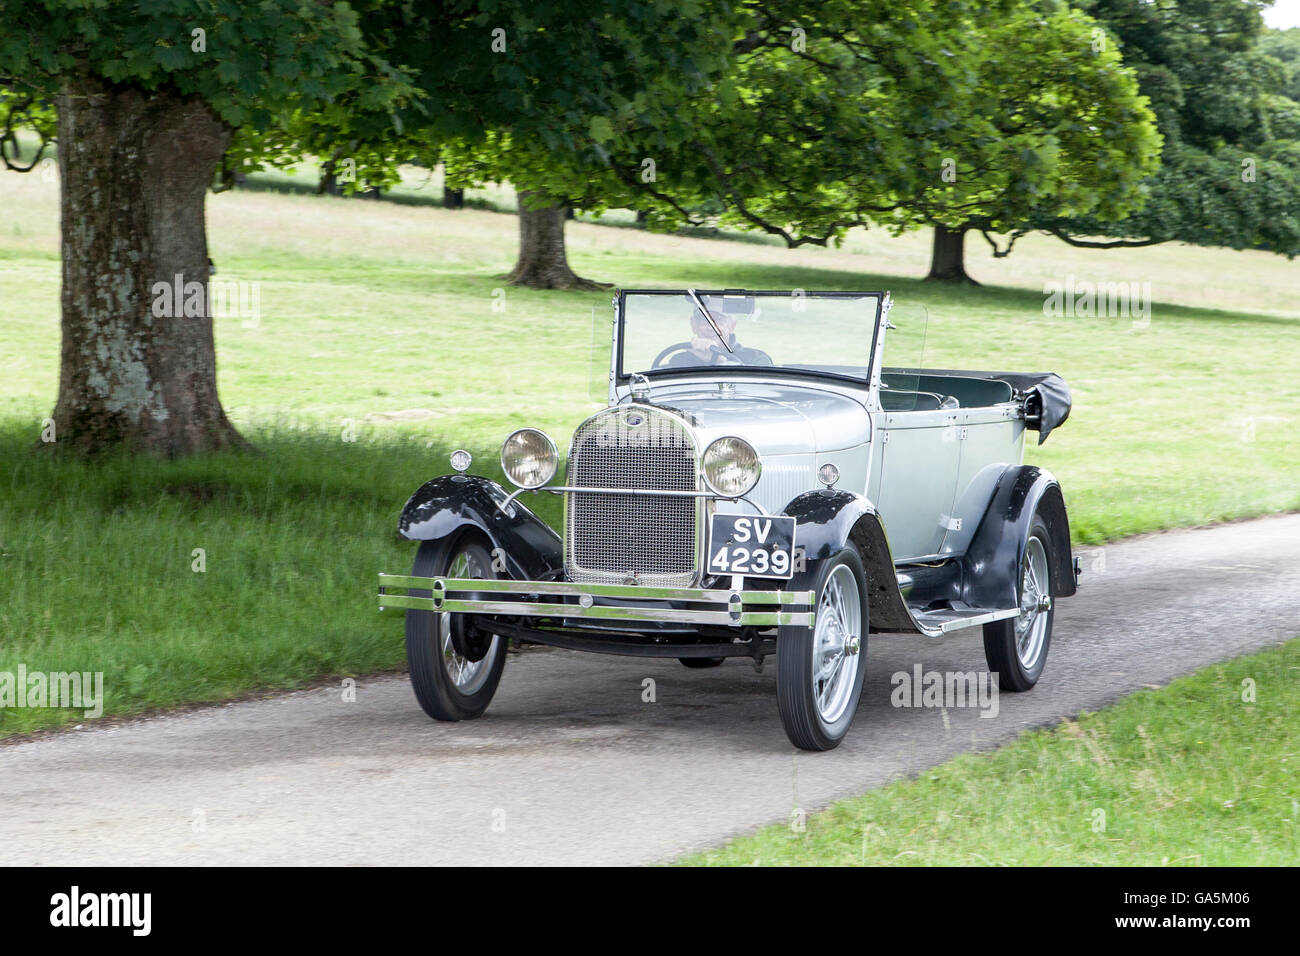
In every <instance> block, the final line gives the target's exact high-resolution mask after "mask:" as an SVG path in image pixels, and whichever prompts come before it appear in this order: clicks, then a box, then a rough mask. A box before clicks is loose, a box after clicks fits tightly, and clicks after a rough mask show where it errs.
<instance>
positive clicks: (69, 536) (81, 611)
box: [0, 174, 1300, 734]
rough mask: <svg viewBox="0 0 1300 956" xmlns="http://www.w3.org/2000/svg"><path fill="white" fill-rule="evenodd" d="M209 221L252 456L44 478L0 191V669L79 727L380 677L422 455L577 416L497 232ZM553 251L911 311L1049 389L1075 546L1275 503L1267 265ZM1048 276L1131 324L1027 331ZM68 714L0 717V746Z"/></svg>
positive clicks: (1038, 251)
mask: <svg viewBox="0 0 1300 956" xmlns="http://www.w3.org/2000/svg"><path fill="white" fill-rule="evenodd" d="M433 188H434V185H432V184H423V185H422V184H421V181H419V180H418V179H417V178H413V180H412V183H411V184H410V186H409V189H410V191H411V192H412V193H413V194H417V195H418V194H419V190H421V189H433ZM480 198H482V200H483V202H485V203H489V204H490V203H496V202H499V203H501V204H502V205H505V204H506V201H507V197H506V196H505V195H504V194H502V193H500V192H499V191H497V192H491V191H489V192H487V193H484V194H483V196H482V197H480ZM614 218H617V217H614ZM209 234H210V242H211V249H212V255H213V258H214V260H215V262H216V265H217V267H218V273H219V276H220V277H222V278H227V279H239V280H247V281H250V282H256V283H259V284H260V304H261V317H260V321H259V322H258V323H256V324H255V325H254V324H251V323H249V324H245V323H244V322H241V321H240V320H239V319H229V320H223V321H221V322H219V323H218V328H217V348H218V362H219V373H218V374H219V384H220V389H221V394H222V397H223V400H224V402H225V404H226V407H227V409H228V411H229V412H230V413H231V415H232V417H233V418H234V420H235V421H236V423H237V424H238V425H239V426H240V427H241V428H242V429H243V430H244V431H245V433H246V434H248V435H249V436H250V437H251V438H252V439H253V440H254V442H255V443H256V444H257V446H258V447H259V448H260V449H261V451H262V454H261V455H260V456H258V457H250V458H242V457H237V456H235V457H232V456H218V457H214V458H210V459H197V460H193V461H187V462H179V463H166V462H149V463H145V464H135V465H130V466H128V464H127V463H126V462H123V461H120V460H110V461H107V462H102V463H97V464H95V465H78V464H65V463H56V462H52V461H50V460H48V458H47V457H46V456H45V455H44V454H42V453H41V452H39V451H38V450H36V449H35V448H34V446H36V445H37V443H38V438H39V435H40V431H41V423H42V419H44V418H45V416H47V415H48V414H49V412H50V410H51V408H52V407H53V404H54V397H55V392H56V388H57V376H58V354H59V331H58V314H59V313H58V295H59V259H58V255H59V242H58V238H59V236H58V203H57V184H56V183H54V182H51V181H47V180H45V179H43V178H41V177H40V176H39V175H29V176H20V175H17V174H0V491H2V492H3V501H0V635H2V640H0V671H3V670H12V669H14V668H15V667H16V665H17V664H18V663H19V662H22V663H24V664H25V665H26V666H27V667H28V669H29V670H38V669H44V670H69V669H74V668H76V669H89V670H100V671H104V673H105V683H106V688H107V692H108V695H109V698H108V702H107V705H106V709H107V712H108V713H110V714H129V713H134V712H139V711H140V710H143V709H146V708H151V707H159V706H170V705H174V704H177V703H181V702H185V701H195V700H214V699H221V698H224V697H228V696H231V695H235V694H240V693H245V692H248V691H251V690H255V689H259V688H275V687H292V686H295V685H297V684H299V683H301V682H303V681H306V680H309V679H312V678H314V677H317V676H320V675H326V674H352V673H361V672H364V671H368V670H374V669H378V668H384V667H389V666H397V665H400V663H401V661H402V642H401V627H400V622H398V621H396V620H394V619H391V618H389V619H384V618H380V617H378V616H377V615H376V614H375V612H374V610H373V603H372V602H373V599H372V587H373V580H374V574H375V572H376V571H378V570H381V569H385V570H396V571H400V570H403V569H404V568H406V567H407V566H409V562H410V558H411V554H412V548H411V546H410V545H409V544H405V543H399V542H396V541H395V540H394V537H393V527H394V524H395V518H396V515H397V512H398V509H399V508H400V507H401V504H402V502H403V501H404V500H405V498H406V496H407V495H408V494H409V493H410V491H411V490H413V489H414V488H415V487H416V486H417V485H418V484H419V483H420V482H421V481H423V480H425V479H426V478H428V477H431V476H432V475H435V474H440V473H442V472H444V471H445V470H446V467H447V466H446V453H447V452H448V451H449V450H450V449H452V448H455V447H457V446H464V447H467V448H469V449H470V450H471V451H473V452H474V453H475V456H476V458H477V460H478V462H480V463H486V464H485V465H476V466H475V469H474V470H483V471H486V472H487V473H489V474H492V473H495V472H496V466H495V464H494V463H495V460H496V452H497V448H498V446H499V443H500V441H501V440H502V439H503V438H504V437H505V435H506V434H507V433H508V432H509V431H510V430H511V429H513V428H515V427H518V426H519V425H521V424H534V425H539V426H541V427H544V428H546V429H547V430H548V431H549V432H551V434H552V435H554V436H555V437H556V439H557V441H559V443H560V444H562V445H563V444H564V443H565V442H566V441H567V437H568V435H569V433H570V431H571V429H572V427H573V426H574V425H575V424H576V423H577V422H578V421H579V420H580V419H581V418H582V417H584V416H585V415H587V414H589V413H590V412H591V411H592V410H593V408H594V407H595V405H594V404H593V402H592V400H591V397H590V391H591V390H590V384H589V383H590V380H591V361H590V352H591V347H590V343H591V328H592V321H593V316H595V317H597V319H598V321H600V322H601V323H602V325H603V324H604V323H605V322H606V321H607V318H608V315H609V311H608V308H609V296H608V294H607V293H555V292H534V291H529V290H522V289H514V288H509V289H504V291H503V283H502V282H501V279H500V278H499V277H500V276H501V274H502V273H504V272H505V271H506V270H507V269H508V268H509V267H510V265H511V262H512V259H513V255H514V251H515V243H516V236H517V225H516V222H515V220H514V218H513V217H512V216H509V215H505V214H501V213H497V212H492V211H488V210H484V209H466V210H462V211H459V212H447V211H444V210H442V209H439V208H436V207H434V206H431V205H426V204H420V203H418V202H404V203H382V202H371V201H365V200H357V199H353V200H348V199H330V198H326V199H321V198H316V197H312V196H306V195H298V194H281V193H276V192H273V191H265V190H247V191H236V192H232V193H225V194H221V195H217V196H213V197H212V198H211V199H210V201H209ZM570 240H571V241H570V245H571V258H572V261H573V263H574V265H575V267H576V268H577V270H578V271H579V272H581V273H583V274H585V275H588V276H590V277H592V278H597V279H603V280H606V281H612V282H617V283H619V284H620V285H623V286H625V287H633V286H642V287H644V286H650V287H656V286H658V287H672V286H678V287H680V286H684V285H696V286H700V287H737V286H747V287H752V288H792V287H800V288H805V289H863V288H866V289H876V288H886V289H890V290H892V291H893V293H894V296H895V298H896V299H897V301H898V302H899V310H898V313H897V314H898V317H899V318H900V320H901V319H902V318H904V317H914V316H916V315H917V314H918V313H919V312H920V310H921V309H922V308H924V309H925V310H928V313H929V326H928V338H927V340H926V348H925V356H924V358H925V360H926V361H927V362H928V363H930V364H933V365H938V366H944V365H950V366H957V367H962V366H965V367H983V368H1007V369H1035V370H1037V369H1052V370H1056V371H1059V372H1061V373H1062V374H1063V375H1064V376H1065V377H1066V379H1067V381H1069V382H1070V384H1071V386H1072V387H1073V389H1074V392H1075V408H1074V413H1073V416H1072V418H1071V420H1070V422H1069V423H1067V424H1066V425H1065V426H1064V427H1063V428H1062V429H1061V430H1060V431H1059V432H1058V433H1056V434H1055V435H1054V436H1053V438H1052V440H1051V441H1050V442H1049V443H1048V444H1047V445H1046V446H1044V447H1043V448H1041V449H1040V448H1031V449H1030V450H1029V452H1028V454H1029V458H1030V460H1032V461H1035V462H1040V463H1042V464H1043V465H1045V466H1046V467H1048V468H1050V469H1051V470H1053V471H1054V472H1055V473H1056V474H1057V475H1058V477H1059V478H1060V479H1061V481H1062V483H1063V485H1064V488H1065V491H1066V496H1067V501H1068V504H1069V506H1070V509H1071V516H1072V519H1073V530H1074V534H1075V537H1076V539H1077V540H1078V541H1080V542H1084V543H1095V542H1100V541H1104V540H1108V539H1111V538H1115V537H1118V536H1122V535H1126V534H1131V533H1134V532H1139V531H1146V530H1151V529H1155V528H1162V527H1170V526H1175V525H1190V524H1200V523H1206V522H1212V521H1218V520H1223V519H1227V518H1234V517H1240V516H1245V515H1255V514H1263V513H1267V512H1272V511H1281V510H1288V509H1294V508H1297V507H1300V487H1297V483H1296V481H1295V470H1296V469H1295V465H1296V454H1295V452H1294V450H1293V447H1292V444H1291V436H1292V435H1293V434H1294V432H1295V430H1296V426H1297V425H1300V401H1298V399H1300V384H1298V382H1297V376H1296V374H1295V373H1296V371H1297V358H1296V356H1297V354H1300V282H1298V281H1297V279H1300V265H1298V264H1296V263H1291V262H1287V261H1286V260H1284V259H1280V258H1277V257H1274V256H1269V255H1265V254H1261V253H1251V252H1227V251H1223V250H1213V249H1196V248H1189V247H1169V248H1165V247H1160V248H1154V249H1146V250H1135V251H1129V252H1118V253H1109V254H1107V253H1099V252H1085V251H1081V250H1073V249H1069V248H1068V247H1065V246H1063V245H1061V244H1059V243H1056V242H1055V241H1052V240H1046V239H1042V240H1035V239H1033V238H1030V239H1026V240H1023V241H1022V243H1021V244H1020V245H1018V246H1017V249H1016V252H1015V254H1014V255H1013V256H1012V257H1011V258H1009V259H1005V260H994V259H992V258H989V257H988V256H987V254H986V251H985V249H984V247H983V244H982V242H981V241H980V240H979V239H978V238H972V239H971V240H970V250H969V252H970V269H971V272H972V274H974V275H975V276H976V277H977V278H979V279H980V280H981V281H983V282H984V283H986V285H985V287H983V288H979V289H969V288H967V289H949V288H936V287H934V286H932V285H929V284H926V283H923V282H921V281H919V277H920V276H922V275H923V274H924V272H925V268H926V264H927V254H928V242H927V238H926V237H925V236H923V235H912V236H906V237H902V238H898V239H894V238H890V237H888V236H885V235H884V234H881V233H864V234H859V235H854V236H852V237H851V238H850V240H849V241H848V242H847V243H846V245H845V247H844V248H843V249H841V250H815V249H813V250H809V249H800V250H796V251H791V250H786V249H784V248H781V247H779V246H774V245H772V244H770V243H765V242H754V241H746V242H734V241H727V240H725V239H703V238H691V237H681V236H659V235H651V234H647V233H644V232H641V231H638V230H634V229H628V228H609V227H607V226H602V225H598V224H594V223H584V222H579V223H575V224H573V225H571V227H570ZM1068 276H1075V277H1076V278H1077V279H1079V280H1090V281H1094V282H1111V281H1137V282H1150V283H1151V284H1152V295H1153V298H1154V300H1155V304H1154V307H1153V311H1152V315H1151V321H1150V324H1149V326H1147V327H1145V328H1134V325H1133V322H1132V320H1131V319H1129V318H1096V317H1093V318H1080V317H1073V318H1053V317H1048V316H1045V315H1044V314H1043V309H1042V304H1043V294H1042V290H1043V283H1044V281H1046V280H1054V281H1065V280H1066V278H1067V277H1068ZM502 295H504V301H505V310H504V312H498V311H494V308H493V306H494V303H496V302H499V301H500V297H501V296H502ZM912 357H913V356H907V358H912ZM353 439H354V440H353ZM537 501H538V510H540V511H542V512H543V513H544V514H547V515H550V516H554V515H555V514H556V503H555V501H554V500H553V499H551V498H550V497H549V496H542V497H540V498H539V499H537ZM195 549H203V550H204V554H205V568H206V569H205V570H204V571H203V572H197V571H193V570H192V569H191V566H192V563H193V561H194V558H193V556H192V555H193V552H194V550H195ZM72 719H75V718H74V717H73V715H71V714H68V713H67V712H63V711H53V710H44V711H42V710H25V711H10V712H8V713H6V714H4V715H3V717H2V718H0V734H7V733H14V732H19V731H24V730H31V729H35V728H37V727H40V726H46V725H51V724H56V723H60V722H66V721H68V720H72Z"/></svg>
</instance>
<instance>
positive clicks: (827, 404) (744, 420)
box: [652, 382, 871, 455]
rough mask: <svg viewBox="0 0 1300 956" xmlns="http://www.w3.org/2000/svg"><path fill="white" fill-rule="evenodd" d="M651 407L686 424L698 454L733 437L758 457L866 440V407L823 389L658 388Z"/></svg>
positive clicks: (820, 449) (763, 386) (833, 447)
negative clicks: (677, 416)
mask: <svg viewBox="0 0 1300 956" xmlns="http://www.w3.org/2000/svg"><path fill="white" fill-rule="evenodd" d="M652 401H653V403H654V404H655V405H660V406H663V407H665V408H669V409H675V410H676V411H679V412H681V413H682V414H683V415H684V416H685V417H686V418H688V419H689V420H690V421H691V423H692V425H693V426H694V428H695V430H696V434H697V435H698V436H699V440H700V447H701V448H705V447H707V446H708V444H709V442H711V441H713V440H714V439H715V438H719V437H721V436H723V435H736V436H738V437H740V438H743V439H745V441H747V442H749V443H750V444H751V445H753V446H754V448H755V450H757V451H758V453H759V454H760V455H783V454H796V453H800V452H825V451H836V450H838V449H841V448H852V447H855V446H857V445H861V444H863V443H864V442H867V441H869V440H870V438H871V420H870V418H869V417H868V415H867V409H866V406H864V405H863V404H862V403H861V402H858V401H855V400H854V399H852V398H850V397H848V396H847V395H843V394H841V393H838V392H832V391H828V390H825V389H819V388H810V387H807V386H798V385H771V384H756V383H746V382H737V383H735V386H734V388H732V389H728V390H727V391H721V390H720V389H719V388H718V386H717V385H716V384H711V385H707V386H702V385H699V384H693V385H680V386H662V385H661V386H657V387H656V388H655V390H654V397H653V399H652Z"/></svg>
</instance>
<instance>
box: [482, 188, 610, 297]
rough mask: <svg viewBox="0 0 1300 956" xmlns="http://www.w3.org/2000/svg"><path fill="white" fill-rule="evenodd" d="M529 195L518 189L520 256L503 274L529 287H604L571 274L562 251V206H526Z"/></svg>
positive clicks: (516, 282)
mask: <svg viewBox="0 0 1300 956" xmlns="http://www.w3.org/2000/svg"><path fill="white" fill-rule="evenodd" d="M531 195H532V194H531V193H529V192H527V191H525V190H520V192H519V259H518V261H517V262H516V263H515V267H514V269H513V270H512V271H511V272H510V274H509V275H507V276H506V281H508V282H509V283H510V284H511V285H522V286H527V287H528V288H530V289H607V288H609V284H608V283H603V282H592V281H591V280H590V279H584V278H582V277H581V276H578V275H576V274H575V273H574V271H573V270H572V269H570V268H569V260H568V257H567V256H566V255H565V252H564V207H563V206H543V207H541V208H533V209H530V208H528V200H529V197H530V196H531Z"/></svg>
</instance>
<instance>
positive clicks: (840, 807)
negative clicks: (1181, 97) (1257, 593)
mask: <svg viewBox="0 0 1300 956" xmlns="http://www.w3.org/2000/svg"><path fill="white" fill-rule="evenodd" d="M1248 681H1249V682H1251V684H1248V683H1247V682H1248ZM1248 688H1249V690H1250V691H1251V693H1253V696H1254V700H1253V702H1247V701H1246V700H1245V699H1244V698H1245V697H1246V696H1247V690H1248ZM1297 713H1300V639H1297V640H1292V641H1289V642H1287V643H1286V644H1284V645H1282V646H1281V647H1279V648H1276V649H1273V650H1268V651H1264V652H1262V653H1259V654H1253V655H1250V656H1248V657H1242V658H1238V659H1236V660H1232V661H1228V662H1226V663H1223V664H1218V665H1215V666H1213V667H1208V668H1206V669H1204V670H1201V671H1198V672H1196V673H1195V674H1193V675H1191V676H1188V677H1183V678H1180V679H1178V680H1176V681H1174V682H1173V683H1171V684H1170V685H1169V686H1167V687H1164V688H1161V689H1160V690H1154V691H1151V690H1144V691H1139V692H1138V693H1137V694H1134V695H1133V696H1131V697H1128V698H1125V699H1124V700H1122V701H1120V702H1119V703H1118V704H1116V705H1114V706H1112V707H1109V708H1107V709H1105V710H1103V711H1100V712H1099V713H1085V714H1082V715H1080V716H1079V718H1078V719H1077V720H1068V721H1066V722H1065V723H1063V724H1061V725H1060V726H1058V727H1055V728H1053V729H1051V730H1040V731H1034V732H1030V733H1025V734H1022V735H1021V736H1020V737H1019V738H1017V739H1016V740H1015V741H1014V742H1013V743H1011V744H1009V745H1007V746H1005V747H1002V748H1000V749H999V750H996V751H994V752H992V753H987V754H964V755H962V756H960V757H957V758H956V759H954V760H950V761H948V762H947V763H944V764H941V765H940V766H938V767H935V768H933V769H932V770H927V771H925V772H924V773H923V774H921V776H920V777H918V778H916V779H914V780H906V781H900V782H898V783H894V784H890V785H889V786H886V787H881V788H879V789H877V790H871V791H868V792H867V793H865V794H863V795H862V796H860V797H853V798H852V799H849V800H845V801H842V802H840V803H837V804H835V805H833V806H832V807H830V808H828V809H827V810H825V811H823V812H821V813H816V814H812V815H810V816H809V817H808V818H807V820H806V821H805V824H804V829H803V831H802V832H796V830H795V829H794V828H793V827H791V826H773V827H768V828H766V829H763V830H760V831H759V832H758V833H756V834H755V835H753V836H748V837H743V838H741V839H738V840H735V841H734V842H732V843H730V844H728V845H727V846H725V847H723V848H721V849H718V850H714V851H711V852H708V853H702V854H699V855H696V856H692V857H689V858H687V859H686V860H684V861H683V862H685V863H687V864H696V865H699V864H704V865H715V866H729V865H748V864H756V865H763V866H766V865H795V866H800V865H802V866H820V865H830V866H836V865H849V866H852V865H859V864H860V865H881V864H900V865H940V866H971V865H974V866H989V865H1016V866H1027V865H1028V866H1040V865H1045V866H1062V865H1082V866H1095V865H1104V866H1161V865H1172V866H1270V865H1271V866H1294V865H1295V864H1296V861H1297V860H1300V783H1298V781H1297V774H1298V773H1300V743H1297V740H1296V736H1295V732H1294V731H1295V717H1296V714H1297Z"/></svg>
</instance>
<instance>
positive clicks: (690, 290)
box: [686, 289, 736, 355]
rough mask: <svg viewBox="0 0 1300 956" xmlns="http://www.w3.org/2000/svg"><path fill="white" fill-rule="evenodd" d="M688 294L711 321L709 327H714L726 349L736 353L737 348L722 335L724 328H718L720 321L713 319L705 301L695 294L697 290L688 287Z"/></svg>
mask: <svg viewBox="0 0 1300 956" xmlns="http://www.w3.org/2000/svg"><path fill="white" fill-rule="evenodd" d="M686 294H687V295H689V296H690V297H691V298H692V299H694V300H695V304H696V305H697V306H698V307H699V310H700V312H701V313H702V314H703V315H704V319H705V321H706V322H708V323H709V328H711V329H713V334H714V335H716V336H717V337H718V341H719V342H721V343H722V347H723V348H724V349H726V350H727V351H728V352H730V353H731V354H732V355H735V354H736V350H735V349H733V348H732V347H731V346H730V345H728V344H727V340H726V339H725V338H723V336H722V330H721V329H720V328H718V323H717V322H714V321H713V316H712V314H710V312H709V310H708V309H706V308H705V307H704V303H703V302H701V301H700V297H699V296H698V295H696V294H695V290H694V289H687V290H686Z"/></svg>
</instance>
